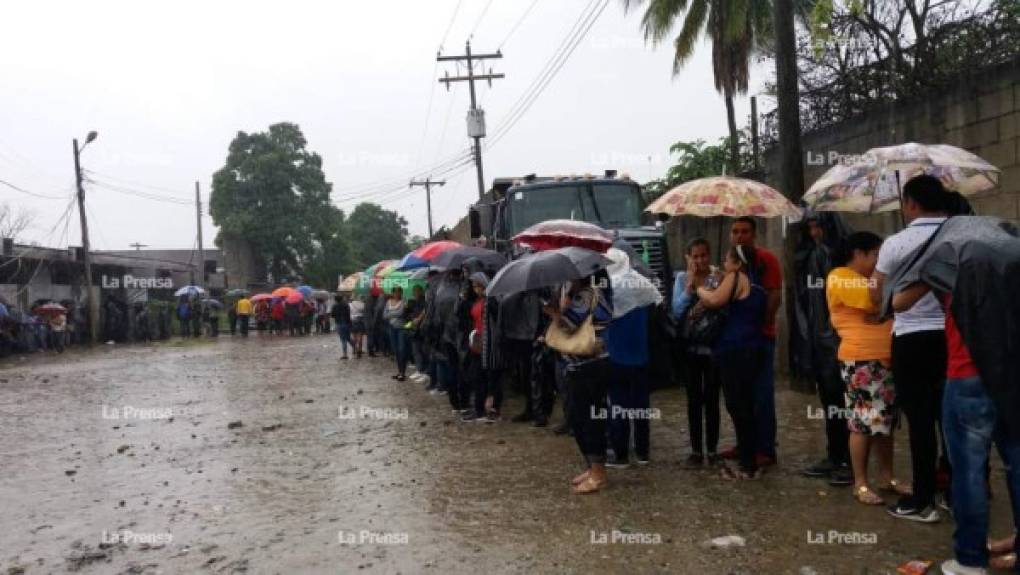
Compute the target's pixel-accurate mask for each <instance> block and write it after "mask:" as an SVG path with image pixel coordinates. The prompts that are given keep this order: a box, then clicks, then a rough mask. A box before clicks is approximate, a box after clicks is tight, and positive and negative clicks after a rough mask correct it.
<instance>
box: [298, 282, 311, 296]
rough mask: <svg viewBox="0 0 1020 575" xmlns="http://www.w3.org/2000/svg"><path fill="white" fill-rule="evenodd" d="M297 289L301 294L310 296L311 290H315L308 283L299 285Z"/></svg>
mask: <svg viewBox="0 0 1020 575" xmlns="http://www.w3.org/2000/svg"><path fill="white" fill-rule="evenodd" d="M297 290H298V291H299V292H301V295H303V296H305V297H311V295H312V292H313V291H315V288H313V287H312V286H309V285H300V286H298V287H297Z"/></svg>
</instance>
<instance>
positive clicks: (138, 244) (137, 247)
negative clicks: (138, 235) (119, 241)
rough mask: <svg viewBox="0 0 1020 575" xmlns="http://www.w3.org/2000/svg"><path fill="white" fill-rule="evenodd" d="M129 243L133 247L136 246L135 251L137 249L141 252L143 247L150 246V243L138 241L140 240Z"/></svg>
mask: <svg viewBox="0 0 1020 575" xmlns="http://www.w3.org/2000/svg"><path fill="white" fill-rule="evenodd" d="M128 245H129V246H131V247H133V248H135V251H136V252H140V251H142V248H147V247H149V244H140V243H138V242H135V243H133V244H128Z"/></svg>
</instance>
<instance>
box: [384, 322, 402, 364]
mask: <svg viewBox="0 0 1020 575" xmlns="http://www.w3.org/2000/svg"><path fill="white" fill-rule="evenodd" d="M386 334H387V335H388V336H389V340H390V352H392V353H393V359H394V360H395V361H396V362H397V373H399V374H400V375H404V372H406V371H407V330H406V329H402V328H399V327H393V326H391V325H388V326H386Z"/></svg>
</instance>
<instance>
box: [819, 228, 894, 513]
mask: <svg viewBox="0 0 1020 575" xmlns="http://www.w3.org/2000/svg"><path fill="white" fill-rule="evenodd" d="M881 245H882V239H881V238H880V237H878V236H877V235H875V234H873V233H871V232H857V233H854V234H851V235H850V236H849V237H848V238H847V243H846V251H845V254H846V264H845V265H844V266H843V267H838V268H835V269H833V270H832V271H831V272H830V273H829V277H828V278H827V279H826V282H825V295H826V299H827V301H828V303H829V316H830V319H831V321H832V327H834V328H835V329H836V332H837V333H838V334H839V337H840V344H839V351H838V353H837V356H838V358H839V360H840V362H841V364H842V369H841V372H842V374H843V380H844V381H845V382H846V409H845V411H844V412H843V414H841V415H842V417H843V418H844V419H846V421H847V427H848V428H849V430H850V461H851V464H852V465H853V474H854V492H853V493H854V497H855V498H857V500H858V501H860V502H861V503H864V504H866V505H881V504H883V503H884V502H883V500H882V498H881V497H880V496H879V495H878V494H877V493H875V492H874V491H872V490H871V488H870V487H869V486H868V455H869V452H870V451H871V448H872V447H874V450H875V453H876V455H877V458H878V477H879V485H881V486H882V487H881V489H882V490H890V491H896V492H903V491H905V489H904V488H903V487H902V486H901V485H899V483H898V482H897V481H896V480H895V479H893V478H892V460H893V438H892V432H893V428H894V427H895V424H896V419H897V410H896V407H895V399H896V390H895V388H894V387H893V379H892V370H891V369H890V359H891V357H892V321H891V320H889V321H884V322H880V321H879V320H878V316H877V311H878V310H877V309H876V308H875V305H874V304H873V303H872V301H871V296H870V294H869V289H868V288H869V284H870V282H871V281H873V280H871V279H870V277H871V274H872V272H874V271H875V264H876V263H877V262H878V249H879V247H881Z"/></svg>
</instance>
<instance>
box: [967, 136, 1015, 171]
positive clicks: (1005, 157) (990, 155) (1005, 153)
mask: <svg viewBox="0 0 1020 575" xmlns="http://www.w3.org/2000/svg"><path fill="white" fill-rule="evenodd" d="M1016 148H1017V140H1011V141H1007V142H999V143H997V144H990V145H987V146H981V147H979V148H978V149H977V151H976V152H974V153H975V154H977V155H979V156H981V157H982V158H984V159H985V161H987V162H989V163H990V164H992V165H993V166H995V167H996V168H999V169H1000V170H1001V169H1003V168H1004V167H1008V166H1012V165H1013V164H1015V163H1017V160H1016ZM968 149H970V147H969V146H968Z"/></svg>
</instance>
